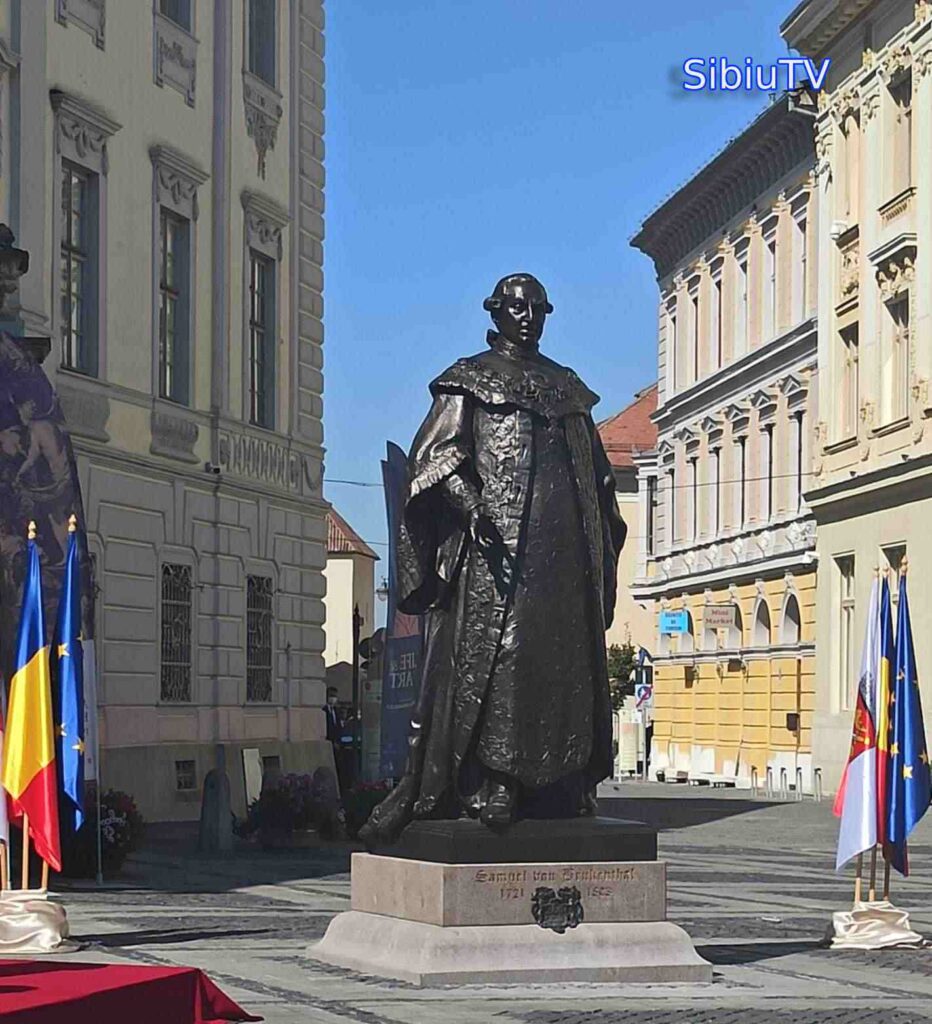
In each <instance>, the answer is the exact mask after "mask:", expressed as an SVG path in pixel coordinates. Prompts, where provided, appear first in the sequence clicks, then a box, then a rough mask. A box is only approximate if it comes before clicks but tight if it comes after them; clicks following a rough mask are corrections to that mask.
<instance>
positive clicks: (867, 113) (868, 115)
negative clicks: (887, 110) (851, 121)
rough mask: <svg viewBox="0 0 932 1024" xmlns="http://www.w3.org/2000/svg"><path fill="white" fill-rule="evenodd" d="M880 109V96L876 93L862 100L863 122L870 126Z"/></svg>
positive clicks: (869, 94)
mask: <svg viewBox="0 0 932 1024" xmlns="http://www.w3.org/2000/svg"><path fill="white" fill-rule="evenodd" d="M879 109H880V95H879V93H876V92H871V93H868V94H867V95H866V96H864V97H862V99H861V120H862V121H863V123H864V124H870V122H871V121H873V120H874V117H875V115H876V114H877V111H878V110H879Z"/></svg>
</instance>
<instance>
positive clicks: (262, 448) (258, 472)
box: [218, 429, 303, 491]
mask: <svg viewBox="0 0 932 1024" xmlns="http://www.w3.org/2000/svg"><path fill="white" fill-rule="evenodd" d="M218 459H219V462H220V468H221V469H223V470H224V471H225V472H228V473H231V474H233V475H235V476H242V477H248V478H249V479H251V480H254V481H260V482H261V483H265V484H273V485H274V486H276V487H280V488H281V489H282V490H286V491H300V490H301V481H302V476H303V469H302V456H301V454H300V453H298V452H296V451H293V450H292V449H291V448H289V446H288V445H285V444H281V443H279V442H278V441H273V440H271V439H269V438H264V437H256V436H254V435H251V434H243V433H238V432H233V431H232V430H223V429H222V430H221V431H220V439H219V448H218Z"/></svg>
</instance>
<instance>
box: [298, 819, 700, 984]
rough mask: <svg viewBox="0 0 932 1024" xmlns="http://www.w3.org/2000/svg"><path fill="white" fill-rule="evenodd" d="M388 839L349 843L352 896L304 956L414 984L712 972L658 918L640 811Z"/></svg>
mask: <svg viewBox="0 0 932 1024" xmlns="http://www.w3.org/2000/svg"><path fill="white" fill-rule="evenodd" d="M587 848H588V849H589V850H590V851H596V852H595V854H594V855H593V854H590V856H589V857H584V856H583V854H584V853H585V852H586V850H587ZM389 849H390V850H391V854H390V855H388V854H383V853H376V854H370V853H355V854H353V860H352V904H351V905H352V910H351V911H349V912H348V913H344V914H338V915H337V916H336V917H335V918H334V919H333V921H331V923H330V926H329V928H328V929H327V933H326V935H325V936H324V938H323V939H322V940H321V942H319V943H318V944H317V945H316V946H314V947H313V948H312V949H311V951H310V953H311V956H313V957H314V958H315V959H318V960H321V961H323V962H325V963H329V964H334V965H336V966H339V967H345V968H348V969H350V970H355V971H359V972H360V973H363V974H371V975H376V976H381V977H387V978H397V979H400V980H402V981H407V982H411V983H413V984H415V985H465V984H504V983H512V982H533V983H541V982H548V981H553V982H565V981H604V982H618V981H640V982H674V981H682V982H705V981H711V980H712V968H711V966H710V965H709V964H708V963H706V961H705V960H703V959H702V958H701V957H700V956H699V955H698V954H697V953H696V951H695V949H694V948H693V944H692V941H691V940H690V938H689V936H688V935H687V934H686V932H684V931H683V929H682V928H679V927H678V926H677V925H675V924H672V923H671V922H669V921H667V920H666V865H665V864H664V863H662V862H660V861H658V860H657V859H656V833H654V832H652V830H650V829H648V828H647V827H646V826H644V825H641V824H640V823H632V822H618V821H611V820H606V819H589V820H588V821H586V820H582V821H579V820H577V821H561V822H542V821H536V822H519V823H517V824H516V825H515V826H513V827H512V828H511V829H509V830H508V832H506V833H505V834H504V835H496V834H495V833H492V832H489V831H488V829H485V828H484V827H483V826H481V825H478V824H477V823H475V822H470V821H457V822H421V823H417V824H416V825H412V826H409V828H408V829H406V831H405V833H404V834H403V835H402V838H401V840H400V841H399V842H398V843H397V844H395V845H394V846H393V847H391V848H389ZM532 851H536V856H534V857H529V856H527V854H528V853H531V852H532ZM515 852H520V853H522V854H524V855H525V856H524V857H523V858H522V859H517V858H515V857H514V856H513V855H514V853H515ZM414 853H421V854H423V853H434V854H440V855H441V856H435V857H433V858H430V859H428V858H424V857H415V856H412V854H414ZM544 853H546V854H547V856H548V859H546V860H545V859H543V855H544ZM556 853H560V854H563V856H562V858H559V859H558V858H557V856H555V854H556ZM607 854H611V856H610V857H609V856H606V855H607Z"/></svg>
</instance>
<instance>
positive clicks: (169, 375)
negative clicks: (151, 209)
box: [159, 210, 190, 403]
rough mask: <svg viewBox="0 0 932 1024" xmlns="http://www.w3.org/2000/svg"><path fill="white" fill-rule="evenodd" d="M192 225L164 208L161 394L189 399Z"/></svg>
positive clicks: (161, 223) (161, 225)
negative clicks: (190, 228) (190, 244)
mask: <svg viewBox="0 0 932 1024" xmlns="http://www.w3.org/2000/svg"><path fill="white" fill-rule="evenodd" d="M189 239H190V232H189V225H188V222H187V221H185V220H183V219H182V218H181V217H176V216H175V215H174V214H172V213H169V211H168V210H162V211H161V213H160V217H159V397H160V398H167V399H169V400H170V401H172V402H181V403H186V402H187V401H188V377H189V369H188V366H189V363H188V359H189V357H188V352H189V350H190V344H189V342H190V339H189V338H188V327H189V322H190V318H189V309H190V295H189V291H190V271H189V266H190V260H189Z"/></svg>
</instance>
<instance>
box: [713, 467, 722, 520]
mask: <svg viewBox="0 0 932 1024" xmlns="http://www.w3.org/2000/svg"><path fill="white" fill-rule="evenodd" d="M712 458H713V459H714V460H715V471H714V472H715V494H714V497H713V500H714V502H715V536H716V537H717V536H718V535H719V534H720V533H721V531H722V450H721V448H714V449H713V450H712Z"/></svg>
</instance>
